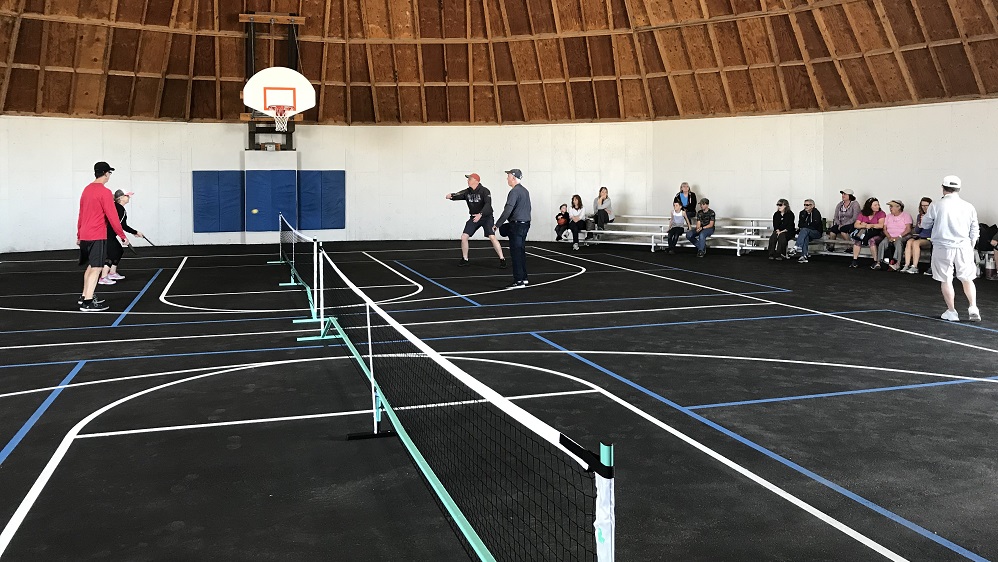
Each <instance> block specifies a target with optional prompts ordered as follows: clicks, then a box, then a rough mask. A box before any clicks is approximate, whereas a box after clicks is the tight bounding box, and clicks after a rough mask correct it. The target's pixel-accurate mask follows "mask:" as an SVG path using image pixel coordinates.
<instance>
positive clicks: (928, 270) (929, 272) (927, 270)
mask: <svg viewBox="0 0 998 562" xmlns="http://www.w3.org/2000/svg"><path fill="white" fill-rule="evenodd" d="M916 271H917V270H916ZM922 275H932V268H931V267H930V268H929V269H926V270H925V273H923V274H922Z"/></svg>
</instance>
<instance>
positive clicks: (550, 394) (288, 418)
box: [76, 357, 596, 439]
mask: <svg viewBox="0 0 998 562" xmlns="http://www.w3.org/2000/svg"><path fill="white" fill-rule="evenodd" d="M350 359H352V357H351V358H350ZM595 392H596V391H595V390H568V391H565V392H545V393H541V394H521V395H518V396H507V397H506V398H507V399H509V400H530V399H535V398H555V397H560V396H574V395H577V394H593V393H595ZM485 402H488V400H484V399H482V400H462V401H460V402H440V403H436V404H423V405H419V406H403V407H401V408H395V410H396V411H403V410H422V409H427V408H444V407H447V406H466V405H469V404H482V403H485ZM372 413H373V411H372V410H351V411H347V412H328V413H324V414H303V415H299V416H281V417H276V418H256V419H250V420H233V421H226V422H214V423H194V424H187V425H169V426H160V427H147V428H142V429H125V430H122V431H105V432H101V433H84V434H83V435H77V436H76V438H77V439H91V438H93V437H117V436H120V435H137V434H142V433H161V432H164V431H181V430H184V429H208V428H213V427H228V426H232V425H254V424H260V423H274V422H285V421H298V420H313V419H320V418H336V417H342V416H356V415H360V414H367V415H371V414H372Z"/></svg>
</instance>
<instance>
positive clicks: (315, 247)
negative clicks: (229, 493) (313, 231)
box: [312, 238, 319, 320]
mask: <svg viewBox="0 0 998 562" xmlns="http://www.w3.org/2000/svg"><path fill="white" fill-rule="evenodd" d="M318 281H319V240H318V239H317V238H313V239H312V320H315V319H317V318H318V314H316V310H315V309H316V307H317V306H319V293H318V290H319V289H318V287H319V284H318Z"/></svg>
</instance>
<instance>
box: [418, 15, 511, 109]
mask: <svg viewBox="0 0 998 562" xmlns="http://www.w3.org/2000/svg"><path fill="white" fill-rule="evenodd" d="M413 1H415V0H413ZM478 1H479V2H481V3H482V14H483V16H482V17H483V18H484V20H485V38H486V39H487V40H488V45H489V71H490V72H491V73H492V105H493V106H494V107H495V112H496V123H498V124H499V125H502V108H501V107H500V104H499V75H498V74H496V53H495V46H494V45H493V44H492V39H493V36H494V34H493V33H492V18H490V17H489V7H488V5H487V4H486V0H478Z"/></svg>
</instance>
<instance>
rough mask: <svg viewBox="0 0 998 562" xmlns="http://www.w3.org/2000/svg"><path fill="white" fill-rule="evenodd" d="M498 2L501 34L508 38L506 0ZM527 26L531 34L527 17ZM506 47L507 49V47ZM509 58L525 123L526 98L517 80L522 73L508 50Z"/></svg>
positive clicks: (531, 27)
mask: <svg viewBox="0 0 998 562" xmlns="http://www.w3.org/2000/svg"><path fill="white" fill-rule="evenodd" d="M498 1H499V14H500V16H501V17H502V26H503V32H504V35H505V36H506V37H509V36H510V35H512V31H511V28H510V25H509V14H508V13H507V12H506V0H498ZM528 9H529V8H528ZM486 17H488V16H487V15H486ZM527 25H528V27H530V30H531V32H533V25H534V24H533V22H531V21H530V17H529V15H528V16H527ZM506 47H507V49H508V48H509V45H507V46H506ZM535 48H536V47H535ZM509 58H510V61H511V64H512V65H513V78H514V80H515V81H516V86H515V88H516V97H517V98H519V101H520V115H522V116H523V120H524V121H526V120H527V116H528V115H529V114H530V113H529V112H528V111H527V101H526V96H524V95H523V88H521V83H520V80H519V77H520V76H523V73H522V72H520V69H519V68H518V66H519V65H518V64H517V62H516V59H517V57H515V56H513V52H512V50H510V53H509ZM501 105H502V104H500V109H502V107H501Z"/></svg>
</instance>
